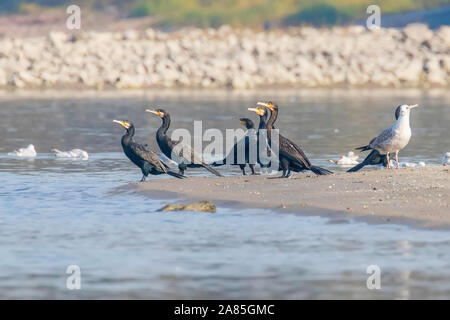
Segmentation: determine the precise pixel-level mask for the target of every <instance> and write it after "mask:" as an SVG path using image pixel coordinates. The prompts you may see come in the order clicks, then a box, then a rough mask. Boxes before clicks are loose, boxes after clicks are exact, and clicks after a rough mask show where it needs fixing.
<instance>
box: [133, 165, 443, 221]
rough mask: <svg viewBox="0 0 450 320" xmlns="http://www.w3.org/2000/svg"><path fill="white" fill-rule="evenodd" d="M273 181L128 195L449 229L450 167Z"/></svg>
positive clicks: (151, 187)
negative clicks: (206, 201) (207, 201)
mask: <svg viewBox="0 0 450 320" xmlns="http://www.w3.org/2000/svg"><path fill="white" fill-rule="evenodd" d="M275 177H276V176H266V175H258V176H228V177H224V178H203V177H191V178H189V179H184V180H179V179H164V180H161V179H153V180H151V179H150V180H149V181H148V182H145V183H133V184H130V185H129V186H127V189H129V188H131V189H132V190H134V191H135V192H137V193H140V194H144V195H147V196H149V197H150V198H158V199H161V198H166V199H168V202H170V200H173V199H176V201H179V202H184V203H185V202H188V201H197V200H209V201H212V202H214V203H215V204H216V205H218V206H225V207H234V208H264V209H272V210H276V211H278V212H285V213H299V214H305V215H320V216H325V217H328V218H331V219H332V221H334V222H339V221H342V220H343V219H349V218H358V219H362V220H364V221H368V222H372V223H395V224H408V225H413V226H416V227H421V228H433V229H434V228H438V229H448V228H450V207H449V205H450V167H444V166H433V167H422V168H403V169H398V170H397V169H392V170H370V171H360V172H356V173H338V174H334V175H331V176H315V175H313V174H307V173H300V174H294V175H293V176H292V177H291V178H290V179H278V178H275ZM169 199H170V200H169Z"/></svg>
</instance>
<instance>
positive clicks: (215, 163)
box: [210, 159, 226, 167]
mask: <svg viewBox="0 0 450 320" xmlns="http://www.w3.org/2000/svg"><path fill="white" fill-rule="evenodd" d="M218 162H219V163H218ZM220 162H222V163H220ZM225 164H226V161H225V159H223V160H220V161H214V162H213V163H211V164H210V165H211V166H213V167H220V166H224V165H225Z"/></svg>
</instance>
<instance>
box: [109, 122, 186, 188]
mask: <svg viewBox="0 0 450 320" xmlns="http://www.w3.org/2000/svg"><path fill="white" fill-rule="evenodd" d="M113 122H115V123H118V124H120V125H121V126H122V127H124V128H125V129H126V130H127V132H126V133H125V134H124V135H123V137H122V140H121V142H122V148H123V152H124V153H125V155H126V156H127V157H128V159H130V160H131V162H133V163H134V164H135V165H137V166H138V167H139V168H141V171H142V175H143V176H142V179H141V182H143V181H145V178H146V177H147V176H148V175H149V174H152V175H158V174H165V173H167V174H168V175H171V176H173V177H176V178H179V179H182V178H185V177H184V176H182V175H181V174H178V173H176V172H173V171H172V170H170V169H169V168H168V167H167V166H166V165H165V164H164V163H163V162H161V161H160V160H159V158H158V156H157V155H156V154H155V153H154V152H153V151H151V150H149V149H147V146H145V145H141V144H139V143H136V142H134V141H133V136H134V132H135V129H134V125H133V123H132V122H130V121H127V120H113Z"/></svg>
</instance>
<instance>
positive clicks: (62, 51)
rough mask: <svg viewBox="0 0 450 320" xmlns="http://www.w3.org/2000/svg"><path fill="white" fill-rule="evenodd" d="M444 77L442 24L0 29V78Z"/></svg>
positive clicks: (300, 81) (338, 80)
mask: <svg viewBox="0 0 450 320" xmlns="http://www.w3.org/2000/svg"><path fill="white" fill-rule="evenodd" d="M449 85H450V27H448V26H445V27H441V28H440V29H438V30H436V31H433V30H430V29H428V28H427V27H426V26H425V25H410V26H408V27H406V28H404V29H381V30H378V31H368V30H366V29H365V28H363V27H359V26H351V27H336V28H332V29H315V28H311V27H299V28H293V29H288V30H273V31H264V32H257V31H251V30H237V29H231V28H229V27H222V28H219V29H217V30H215V29H205V30H201V29H183V30H180V31H177V32H173V33H164V32H161V31H157V30H154V29H148V30H146V31H145V32H137V31H126V32H116V33H112V32H111V33H105V32H81V33H77V34H65V33H57V32H52V33H50V34H49V35H48V36H46V37H33V38H9V37H4V38H2V39H0V88H1V87H7V88H60V87H63V88H79V87H86V88H97V89H104V88H117V89H130V88H152V87H155V88H159V87H168V88H170V87H190V88H235V89H245V88H255V87H262V88H264V87H269V86H288V87H327V86H352V87H355V86H356V87H358V86H378V87H436V86H441V87H448V86H449Z"/></svg>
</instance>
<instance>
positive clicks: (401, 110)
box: [395, 104, 419, 117]
mask: <svg viewBox="0 0 450 320" xmlns="http://www.w3.org/2000/svg"><path fill="white" fill-rule="evenodd" d="M418 106H419V105H417V104H413V105H408V104H402V105H401V106H399V107H397V110H396V112H395V114H396V117H397V115H400V116H406V115H407V114H409V112H410V111H411V109H413V108H417V107H418Z"/></svg>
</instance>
